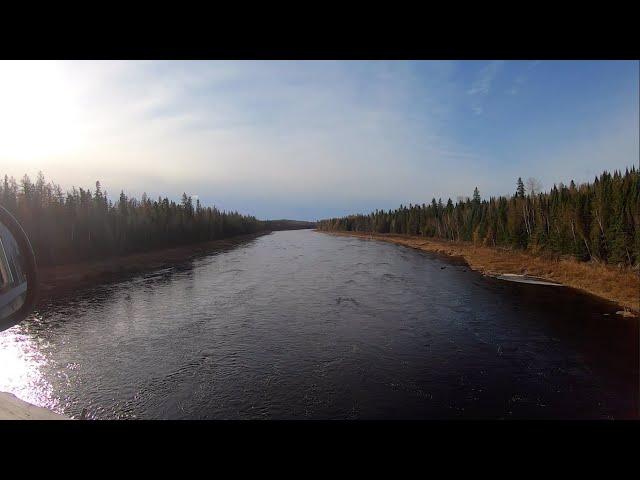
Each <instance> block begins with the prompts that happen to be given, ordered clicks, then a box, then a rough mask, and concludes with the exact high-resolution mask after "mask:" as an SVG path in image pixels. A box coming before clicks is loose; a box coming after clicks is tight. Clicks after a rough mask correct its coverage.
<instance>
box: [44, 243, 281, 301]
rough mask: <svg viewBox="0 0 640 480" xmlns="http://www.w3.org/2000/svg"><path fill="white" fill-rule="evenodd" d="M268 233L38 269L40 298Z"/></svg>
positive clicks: (67, 291)
mask: <svg viewBox="0 0 640 480" xmlns="http://www.w3.org/2000/svg"><path fill="white" fill-rule="evenodd" d="M267 233H270V232H268V231H266V232H260V233H254V234H250V235H238V236H235V237H230V238H225V239H221V240H212V241H210V242H204V243H196V244H193V245H184V246H181V247H175V248H166V249H161V250H153V251H151V252H144V253H135V254H132V255H124V256H120V257H114V258H109V259H105V260H98V261H92V262H83V263H74V264H68V265H59V266H53V267H43V268H40V269H39V270H38V271H39V275H40V301H41V302H43V301H46V300H49V299H51V298H53V297H56V296H59V295H64V294H66V293H69V292H71V291H73V290H76V289H78V288H83V287H89V286H92V285H96V284H99V283H103V282H109V281H113V280H117V279H118V278H122V277H123V276H126V275H131V274H136V273H141V272H146V271H151V270H157V269H160V268H165V267H168V266H171V265H176V264H180V263H183V262H186V261H189V260H191V259H193V258H195V257H198V256H201V255H206V254H209V253H212V252H215V251H219V250H224V249H227V248H232V247H234V246H236V245H238V244H240V243H243V242H246V241H248V240H252V239H254V238H257V237H259V236H261V235H265V234H267Z"/></svg>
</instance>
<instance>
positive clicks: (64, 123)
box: [0, 61, 639, 220]
mask: <svg viewBox="0 0 640 480" xmlns="http://www.w3.org/2000/svg"><path fill="white" fill-rule="evenodd" d="M638 67H639V65H638V62H637V61H452V62H442V61H438V62H435V61H434V62H432V61H420V62H404V61H391V62H382V61H371V62H352V61H335V62H333V61H331V62H330V61H299V62H290V61H287V62H284V61H256V62H254V61H241V62H226V61H224V62H222V61H210V62H209V61H207V62H204V61H194V62H186V61H184V62H183V61H162V62H148V61H144V62H133V61H118V62H115V61H108V62H105V61H100V62H80V61H63V62H54V61H42V62H40V61H34V62H31V61H29V62H14V61H0V174H1V175H4V174H5V173H6V174H8V175H10V176H11V175H13V176H14V177H16V179H19V178H21V177H22V175H24V174H25V173H27V174H29V175H30V176H31V177H32V178H34V177H35V175H36V174H37V172H38V171H42V172H43V173H44V174H45V177H46V178H47V179H48V180H52V181H54V182H56V183H59V184H60V185H62V186H63V187H64V188H65V189H66V188H70V187H72V186H76V187H78V186H81V187H83V188H87V187H90V188H92V189H93V187H94V184H95V181H96V180H100V181H101V183H102V185H103V189H105V190H106V191H107V192H108V193H109V196H110V198H111V199H112V200H115V199H116V198H117V196H118V194H119V193H120V190H124V191H125V192H126V193H127V194H129V195H135V196H139V195H141V194H142V192H147V194H149V195H150V196H151V197H152V198H155V197H157V196H158V195H162V196H165V195H166V196H168V197H169V198H172V199H175V200H178V199H179V198H180V196H181V194H182V192H186V193H187V194H190V195H193V196H197V197H198V198H200V201H201V202H202V203H203V204H205V205H214V204H215V205H216V206H218V207H220V208H224V209H232V210H238V211H240V212H242V213H248V214H253V215H256V216H257V217H259V218H297V219H308V220H313V219H318V218H326V217H329V216H336V215H344V214H348V213H356V212H369V211H371V210H374V209H376V208H384V209H388V208H395V207H397V206H398V205H399V204H401V203H402V204H408V203H423V202H425V203H426V202H429V201H430V200H431V198H432V197H435V198H439V197H442V199H443V200H444V201H446V199H447V198H449V197H451V198H452V199H453V200H455V199H456V197H457V196H458V195H465V196H466V195H471V192H472V191H473V188H474V187H475V186H477V187H478V189H479V190H480V193H481V195H482V196H483V197H488V196H489V195H499V194H511V193H512V192H513V191H514V189H515V181H516V179H517V177H519V176H520V177H522V178H523V179H526V178H527V177H536V178H538V179H539V180H541V182H542V184H543V186H544V188H545V189H546V188H548V187H550V186H552V185H553V183H554V182H556V183H557V182H561V181H562V182H565V183H568V182H569V180H571V179H575V180H576V181H587V180H592V179H593V177H594V176H595V175H597V174H598V173H600V172H601V171H602V170H603V169H608V170H613V169H616V168H617V169H623V170H624V168H625V167H629V166H631V165H633V164H637V163H638V157H639V152H638V144H639V138H638V135H639V133H638V131H639V125H638V117H639V111H638V108H639V107H638V105H639V98H638V95H639V94H638V88H639V87H638V86H639V76H638V70H639V68H638Z"/></svg>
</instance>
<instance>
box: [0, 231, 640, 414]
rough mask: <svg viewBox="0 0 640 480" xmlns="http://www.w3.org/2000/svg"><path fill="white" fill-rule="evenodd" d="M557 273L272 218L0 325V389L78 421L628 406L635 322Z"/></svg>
mask: <svg viewBox="0 0 640 480" xmlns="http://www.w3.org/2000/svg"><path fill="white" fill-rule="evenodd" d="M616 310H619V309H618V308H616V306H615V305H613V304H611V303H608V302H604V301H600V300H598V299H596V298H594V297H591V296H588V295H585V294H581V293H579V292H576V291H574V290H571V289H568V288H564V287H553V286H541V285H528V284H523V283H514V282H506V281H503V280H499V279H495V278H488V277H484V276H482V275H481V274H479V273H477V272H473V271H471V270H470V269H469V268H468V267H467V266H466V265H463V264H461V263H460V262H455V261H452V260H450V259H448V258H445V257H442V256H439V255H436V254H430V253H426V252H420V251H417V250H412V249H409V248H406V247H401V246H398V245H393V244H389V243H384V242H377V241H369V240H363V239H358V238H350V237H335V236H331V235H326V234H323V233H318V232H313V231H310V230H298V231H282V232H275V233H272V234H269V235H265V236H262V237H258V238H256V239H253V240H251V241H249V242H247V243H244V244H241V245H239V246H236V247H235V248H232V249H227V250H223V251H219V252H216V253H213V254H211V255H207V256H203V257H200V258H197V259H195V260H192V261H189V262H185V263H184V264H183V265H179V266H176V267H172V268H167V269H164V270H161V271H156V272H153V273H147V274H140V275H137V276H132V277H129V278H126V279H123V280H122V281H119V282H116V283H110V284H105V285H100V286H96V287H93V288H90V289H85V290H81V291H78V292H75V293H74V294H73V295H70V296H68V297H65V298H60V299H58V300H56V301H55V302H52V303H50V304H48V305H45V306H43V307H41V308H40V309H39V310H38V311H37V312H36V313H35V314H34V315H33V316H32V317H31V318H30V319H29V320H26V321H25V322H23V323H22V324H20V325H18V326H16V327H13V328H11V329H9V330H7V331H5V332H2V333H0V391H9V392H12V393H15V394H16V395H17V396H18V397H20V398H22V399H24V400H27V401H29V402H32V403H35V404H37V405H40V406H45V407H49V408H51V409H53V410H55V411H57V412H60V413H64V414H66V415H69V416H72V417H75V418H78V417H80V415H81V412H82V411H83V410H85V409H86V414H87V417H88V418H95V419H114V418H119V419H132V418H138V419H451V418H473V419H476V418H483V419H484V418H489V419H502V418H505V419H508V418H558V419H565V418H616V419H617V418H638V401H639V394H638V391H639V383H638V374H639V368H638V363H639V362H638V343H639V341H638V340H639V332H638V321H637V319H634V318H622V317H620V316H619V315H616V314H615V312H616Z"/></svg>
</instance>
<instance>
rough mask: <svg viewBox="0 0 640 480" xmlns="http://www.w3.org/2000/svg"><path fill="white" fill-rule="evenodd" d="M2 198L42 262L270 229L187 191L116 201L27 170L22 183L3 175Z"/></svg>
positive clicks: (122, 196) (98, 191) (99, 191)
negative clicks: (64, 186) (178, 199)
mask: <svg viewBox="0 0 640 480" xmlns="http://www.w3.org/2000/svg"><path fill="white" fill-rule="evenodd" d="M0 204H1V205H2V206H4V207H5V208H6V209H8V210H9V211H10V212H11V213H12V214H13V215H14V216H15V217H16V218H17V219H18V221H19V222H20V223H21V224H22V227H23V228H24V229H25V231H26V232H27V234H28V235H29V238H30V240H31V244H32V245H33V248H34V251H35V253H36V258H37V262H38V264H39V265H60V264H64V263H73V262H79V261H85V260H93V259H102V258H108V257H110V256H115V255H123V254H128V253H134V252H140V251H147V250H151V249H156V248H163V247H174V246H179V245H185V244H190V243H196V242H203V241H207V240H214V239H220V238H225V237H230V236H233V235H240V234H248V233H255V232H259V231H262V230H266V229H267V227H266V225H265V224H264V222H261V221H260V220H257V219H256V218H255V217H252V216H246V215H241V214H239V213H237V212H225V211H220V210H218V209H217V208H215V207H202V206H201V205H200V201H199V200H196V202H195V204H194V202H193V200H192V198H191V197H189V196H187V195H186V194H183V195H182V201H181V202H180V203H176V202H174V201H170V200H169V199H168V198H166V197H165V198H160V197H158V199H157V200H151V199H150V198H148V197H147V195H146V194H143V195H142V198H141V199H140V200H138V199H136V198H130V197H127V196H126V195H125V194H124V192H121V193H120V196H119V198H118V199H117V200H116V201H115V202H112V201H111V200H110V199H109V198H108V197H107V194H106V192H103V191H102V188H101V186H100V182H96V186H95V190H94V191H93V192H92V191H91V190H90V189H86V190H85V189H83V188H77V189H76V188H75V187H74V188H73V189H72V190H71V191H67V192H63V190H62V188H61V187H60V186H59V185H56V184H54V183H51V182H47V181H45V178H44V175H43V174H42V173H39V174H38V177H37V179H36V181H35V182H32V181H31V179H30V178H29V176H27V175H25V176H24V177H22V180H21V181H20V183H19V184H18V182H16V180H15V179H14V178H13V177H11V178H9V177H8V176H7V175H5V176H4V180H3V181H0Z"/></svg>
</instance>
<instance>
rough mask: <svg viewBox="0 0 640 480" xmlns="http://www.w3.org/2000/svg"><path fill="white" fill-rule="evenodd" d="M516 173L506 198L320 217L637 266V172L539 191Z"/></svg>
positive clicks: (330, 227) (336, 227)
mask: <svg viewBox="0 0 640 480" xmlns="http://www.w3.org/2000/svg"><path fill="white" fill-rule="evenodd" d="M528 183H530V185H529V188H526V187H525V184H524V182H523V181H522V179H520V178H519V179H518V180H517V183H516V190H515V192H514V194H513V195H511V196H500V197H491V198H489V199H488V200H487V199H482V198H481V196H480V192H479V191H478V189H477V188H476V189H475V190H474V192H473V196H472V197H471V198H466V199H458V201H457V202H456V203H453V202H452V201H451V199H448V200H447V201H446V203H443V201H442V200H441V199H440V200H437V201H436V199H435V198H434V199H432V200H431V203H430V204H428V205H427V204H422V205H411V204H410V205H409V206H406V205H400V207H399V208H398V209H396V210H389V211H382V210H376V211H375V212H373V213H370V214H369V215H350V216H347V217H343V218H332V219H327V220H322V221H320V222H318V229H319V230H325V231H356V232H372V233H393V234H404V235H422V236H425V237H433V238H438V239H443V240H451V241H471V242H474V243H475V244H476V245H485V246H504V247H512V248H518V249H529V250H532V251H538V252H539V251H544V252H549V253H554V254H560V255H570V256H573V257H574V258H576V259H579V260H583V261H588V260H595V261H601V262H605V263H609V264H623V265H627V266H635V267H637V266H638V264H640V206H639V204H640V172H639V171H638V170H637V169H636V168H635V166H634V167H632V168H631V170H629V169H627V170H626V171H625V172H624V173H622V172H619V171H615V172H614V173H613V174H610V173H608V172H606V171H605V172H603V173H602V174H601V175H600V176H599V177H596V178H595V179H594V181H593V182H592V183H584V184H580V185H576V184H575V183H574V182H573V180H572V181H571V183H570V184H569V185H563V184H562V183H561V184H559V185H554V186H553V188H552V189H551V190H550V191H548V192H538V191H536V189H537V186H536V183H537V182H535V181H532V182H528Z"/></svg>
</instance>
